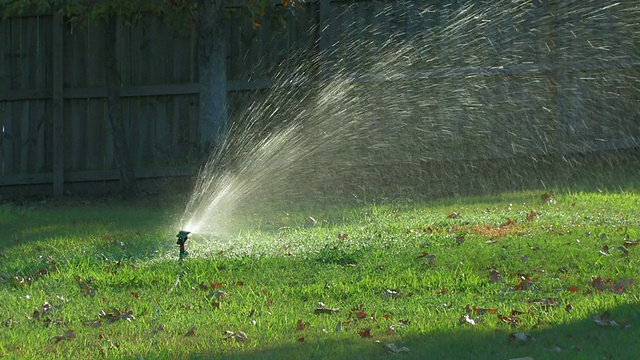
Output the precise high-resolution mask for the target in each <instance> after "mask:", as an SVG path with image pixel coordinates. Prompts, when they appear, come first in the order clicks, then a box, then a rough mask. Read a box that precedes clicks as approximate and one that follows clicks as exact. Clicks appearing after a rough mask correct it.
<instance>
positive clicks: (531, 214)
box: [526, 210, 538, 221]
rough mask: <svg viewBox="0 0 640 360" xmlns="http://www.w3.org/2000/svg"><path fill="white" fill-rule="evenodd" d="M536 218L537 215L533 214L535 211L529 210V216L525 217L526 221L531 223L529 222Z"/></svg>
mask: <svg viewBox="0 0 640 360" xmlns="http://www.w3.org/2000/svg"><path fill="white" fill-rule="evenodd" d="M536 216H538V214H536V212H535V211H533V210H531V212H530V213H529V215H527V218H526V220H527V221H531V220H533V219H535V218H536Z"/></svg>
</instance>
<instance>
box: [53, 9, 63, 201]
mask: <svg viewBox="0 0 640 360" xmlns="http://www.w3.org/2000/svg"><path fill="white" fill-rule="evenodd" d="M63 31H64V29H63V21H62V14H60V13H58V12H56V13H54V14H53V26H52V33H53V39H52V41H53V51H52V59H51V62H52V64H53V79H52V83H51V86H52V98H53V114H52V115H53V116H52V118H53V196H56V197H59V196H62V195H63V194H64V117H63V115H64V107H63V104H64V101H63V96H64V93H63V86H64V84H63V80H62V79H63V68H64V67H63V58H62V53H63V49H64V47H63V46H64V43H63V40H62V39H63V36H62V35H63Z"/></svg>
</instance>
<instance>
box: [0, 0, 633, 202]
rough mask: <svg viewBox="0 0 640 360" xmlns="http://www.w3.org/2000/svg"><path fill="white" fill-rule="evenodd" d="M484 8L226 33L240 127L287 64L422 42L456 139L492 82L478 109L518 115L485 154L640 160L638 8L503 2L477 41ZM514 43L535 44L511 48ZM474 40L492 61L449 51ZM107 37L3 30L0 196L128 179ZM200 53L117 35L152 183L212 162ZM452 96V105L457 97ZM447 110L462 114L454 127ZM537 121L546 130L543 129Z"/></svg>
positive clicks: (239, 26)
mask: <svg viewBox="0 0 640 360" xmlns="http://www.w3.org/2000/svg"><path fill="white" fill-rule="evenodd" d="M471 3H474V1H461V0H458V1H456V0H451V1H437V2H436V1H405V2H401V1H339V0H317V1H309V2H307V3H305V5H304V7H303V9H302V10H301V11H300V12H299V13H298V14H297V16H291V15H288V16H287V17H286V23H287V25H288V26H287V28H286V29H285V30H283V29H279V30H278V29H273V28H272V27H270V26H267V25H264V26H262V27H259V28H257V29H254V28H253V26H252V24H251V22H250V21H249V20H248V19H246V18H245V17H243V16H242V15H241V14H239V13H232V14H233V15H232V16H231V18H230V19H229V23H228V27H229V29H228V32H227V33H228V44H229V45H228V49H227V51H228V54H227V56H228V58H227V60H228V69H227V71H228V79H229V83H228V90H229V94H230V96H229V108H230V113H238V112H241V111H242V110H243V109H245V108H246V107H247V106H248V105H249V104H250V102H251V101H252V100H253V99H255V98H256V97H257V96H259V95H257V93H256V90H264V89H267V88H268V87H269V86H270V85H271V83H272V80H273V79H274V77H275V75H276V72H277V71H281V70H282V67H287V66H291V67H292V68H293V66H294V64H291V65H289V64H288V62H287V61H289V59H293V58H294V56H293V55H294V54H297V53H300V52H303V51H307V52H308V51H316V50H323V51H326V52H327V53H328V54H330V55H329V56H328V57H327V59H328V60H327V61H331V59H342V58H348V57H349V56H346V55H348V53H349V52H350V51H353V48H352V47H350V46H349V43H350V42H353V41H359V40H362V39H363V38H366V39H369V40H371V43H372V44H374V46H375V44H379V45H380V44H383V43H384V42H385V41H387V40H388V39H389V38H394V39H399V40H400V41H412V40H413V39H417V38H420V39H421V40H422V41H425V40H433V41H432V42H431V45H430V46H432V48H433V52H434V53H437V54H438V55H437V56H434V59H435V60H434V61H433V62H428V63H425V64H422V65H419V66H413V65H412V67H409V68H407V69H406V71H404V72H403V76H404V77H405V78H412V79H415V78H420V79H425V80H428V81H431V82H433V83H437V82H440V83H442V82H443V81H446V87H441V88H439V90H437V91H436V92H435V93H433V94H431V95H433V96H440V97H441V100H442V101H441V102H440V104H439V109H440V110H441V111H442V112H443V113H442V116H443V118H447V119H450V121H452V122H453V121H455V122H457V123H458V124H460V125H459V126H458V131H460V132H461V133H463V132H464V131H466V130H465V125H464V123H465V122H472V121H475V120H474V119H476V118H474V117H469V115H468V114H469V109H470V107H466V108H465V107H461V106H460V102H464V101H467V100H468V98H469V95H468V93H467V94H466V95H464V97H463V95H460V93H459V92H456V91H453V90H452V89H472V88H474V86H476V85H475V84H472V83H471V82H478V81H479V82H480V83H482V84H485V85H484V89H485V90H484V92H478V93H474V97H476V98H477V99H476V100H477V101H480V102H485V103H487V104H490V103H494V104H498V103H499V104H500V105H501V106H502V107H501V108H500V109H502V110H504V109H506V108H509V109H510V110H508V111H504V113H505V115H504V116H503V117H502V118H500V119H497V120H496V122H495V123H494V124H493V125H491V126H492V132H493V135H492V136H491V137H488V138H487V141H490V140H491V139H493V140H491V141H494V142H495V143H494V145H492V146H493V147H494V148H496V149H497V150H496V153H500V152H503V151H504V149H503V146H502V145H500V146H496V145H495V144H501V143H500V142H501V141H503V140H504V139H505V137H506V138H508V139H510V140H509V141H506V142H505V143H504V146H508V145H509V146H511V148H512V149H515V148H514V146H515V147H522V151H521V152H523V153H526V152H527V151H533V150H532V149H534V150H535V149H537V150H541V149H542V150H541V151H543V152H544V151H545V150H544V148H545V147H546V146H551V147H552V149H554V150H550V152H554V151H558V152H563V151H570V150H571V149H574V150H575V151H586V150H589V151H593V150H600V149H608V148H625V147H637V146H638V139H640V125H639V123H640V119H639V118H638V111H637V109H638V104H639V101H640V85H638V84H640V75H639V71H638V65H639V64H640V45H638V44H640V35H638V34H640V26H639V25H638V23H637V21H636V20H635V19H637V18H638V16H640V13H639V12H640V10H637V6H636V7H635V8H634V7H633V6H631V5H628V6H626V5H624V4H620V3H616V2H613V1H612V2H609V1H587V0H570V1H569V0H568V1H551V2H546V1H545V2H542V1H535V0H534V1H532V4H533V5H532V6H528V7H527V8H526V11H525V10H522V9H521V10H522V11H521V12H520V13H517V14H516V13H514V14H512V16H505V17H504V19H505V20H504V21H495V22H494V23H495V24H492V23H491V21H490V20H491V19H492V17H493V16H495V17H496V18H499V16H503V15H500V14H503V13H504V9H500V8H499V5H496V4H499V3H500V1H487V2H481V1H475V4H474V7H473V9H474V11H476V15H475V16H484V17H485V18H486V19H487V22H486V23H481V24H480V25H478V23H477V22H475V23H472V24H476V26H470V25H468V24H465V23H464V22H463V21H462V20H461V19H463V17H464V16H468V14H465V13H464V11H463V10H464V9H465V8H464V7H465V6H468V5H469V4H471ZM507 3H508V2H505V4H503V5H505V6H506V5H507ZM523 3H524V2H523ZM529 3H531V2H529ZM430 4H431V5H430ZM483 6H486V7H487V8H486V9H484V8H483ZM483 9H484V10H483ZM487 9H489V10H487ZM491 9H492V10H491ZM516 10H517V9H514V10H513V11H516ZM491 11H494V12H495V14H493V13H491ZM540 19H546V20H545V21H541V20H540ZM549 19H552V20H549ZM527 27H529V29H528V30H527V29H526V28H527ZM509 28H511V29H513V31H516V32H518V33H519V34H520V33H521V34H522V36H518V37H515V38H514V37H513V36H511V35H509V36H508V35H506V34H505V33H504V31H506V29H509ZM479 29H480V30H479ZM532 29H534V30H535V31H533V30H532ZM477 31H482V32H484V37H485V41H488V42H490V43H491V46H482V47H478V48H477V51H471V50H467V51H466V52H464V53H463V54H460V53H459V52H458V53H456V51H460V50H457V49H459V48H460V47H456V46H455V44H454V45H452V42H453V43H455V42H456V41H457V42H460V43H462V42H466V44H474V42H475V41H478V38H477V37H469V36H470V34H471V35H472V34H474V32H477ZM425 34H428V35H425ZM103 37H104V32H103V29H102V25H101V24H96V23H89V24H87V25H86V26H84V27H81V28H74V27H73V26H72V25H71V24H70V23H67V22H65V20H64V19H63V18H61V17H60V16H52V15H49V14H43V15H37V14H36V15H25V16H21V17H9V18H7V19H5V20H0V46H1V47H0V135H1V137H0V187H2V186H15V185H25V184H27V185H28V184H52V185H53V189H54V190H55V191H54V192H55V193H57V194H60V193H62V189H63V186H64V184H68V183H72V182H90V181H103V180H116V179H118V177H119V173H118V171H117V164H116V160H115V154H114V144H113V140H112V137H111V130H110V127H109V121H108V117H107V102H106V89H105V79H104V75H105V74H104V57H105V54H104V39H103ZM195 39H196V36H195V33H194V31H193V30H191V31H182V32H180V31H177V30H175V29H172V28H171V27H167V26H165V25H163V23H162V22H161V21H160V20H158V19H156V18H152V17H148V18H143V19H142V20H141V21H140V22H139V23H138V24H136V25H135V26H125V25H122V26H119V28H118V54H117V57H118V59H119V63H120V71H121V76H122V89H121V95H122V97H123V101H124V103H123V105H124V117H125V122H126V128H127V131H128V135H129V141H130V146H131V150H132V153H133V154H134V163H135V167H136V175H137V176H138V177H140V178H145V177H165V176H174V175H190V174H193V173H194V171H195V170H196V166H197V164H198V162H199V161H200V160H201V156H202V154H201V153H200V150H199V147H198V144H197V138H198V136H197V135H198V134H197V128H198V119H197V117H198V109H197V108H198V93H199V91H200V89H199V85H198V73H197V57H196V54H197V52H196V50H197V49H196V42H195ZM380 46H382V45H380ZM460 55H463V56H460ZM594 59H595V60H596V61H594ZM478 79H480V80H478ZM396 80H397V81H402V79H401V78H398V79H396ZM310 81H313V79H310ZM369 81H377V80H376V79H375V78H373V80H369ZM385 81H388V80H385ZM443 86H444V85H443ZM519 86H520V87H519ZM523 89H524V90H523ZM449 90H452V91H453V93H447V94H445V92H448V91H449ZM456 94H458V95H456ZM483 96H484V97H485V98H481V97H483ZM522 104H526V106H525V109H523V108H522ZM496 106H497V105H496ZM527 106H528V107H530V108H527ZM447 107H449V109H452V108H455V109H457V110H456V111H457V112H456V111H454V112H452V111H448V110H447V113H446V114H444V111H445V108H447ZM496 109H498V108H497V107H496V108H494V110H496ZM489 110H491V109H489ZM454 117H455V118H454ZM529 118H536V119H538V120H536V122H534V124H533V125H531V123H530V122H529V123H528V124H527V121H529V120H528V119H529ZM540 119H542V120H540ZM505 124H509V126H505ZM531 132H542V134H539V137H540V138H541V139H543V140H542V141H541V142H537V143H536V144H534V145H531V146H529V145H527V144H524V145H523V144H519V143H518V140H517V138H518V137H519V136H522V135H523V134H524V133H527V134H530V133H531ZM527 138H529V137H527ZM514 144H515V145H514ZM514 152H517V151H515V150H514Z"/></svg>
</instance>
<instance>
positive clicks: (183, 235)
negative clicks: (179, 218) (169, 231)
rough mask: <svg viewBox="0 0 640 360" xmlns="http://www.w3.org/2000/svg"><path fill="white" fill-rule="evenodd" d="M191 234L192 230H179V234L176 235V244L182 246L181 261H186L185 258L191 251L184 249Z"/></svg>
mask: <svg viewBox="0 0 640 360" xmlns="http://www.w3.org/2000/svg"><path fill="white" fill-rule="evenodd" d="M189 234H191V232H189V231H184V230H180V232H178V235H176V237H177V238H178V241H177V242H176V244H178V246H180V261H184V258H185V257H186V256H187V255H189V252H187V251H186V250H185V249H184V244H185V243H186V242H187V240H189Z"/></svg>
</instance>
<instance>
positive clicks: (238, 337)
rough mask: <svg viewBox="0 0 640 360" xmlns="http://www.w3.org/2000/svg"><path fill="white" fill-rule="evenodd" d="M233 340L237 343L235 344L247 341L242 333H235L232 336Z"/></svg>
mask: <svg viewBox="0 0 640 360" xmlns="http://www.w3.org/2000/svg"><path fill="white" fill-rule="evenodd" d="M233 338H234V339H235V340H236V341H237V342H245V341H246V340H247V339H248V336H247V334H245V332H244V331H238V332H237V333H235V334H234V335H233Z"/></svg>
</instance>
